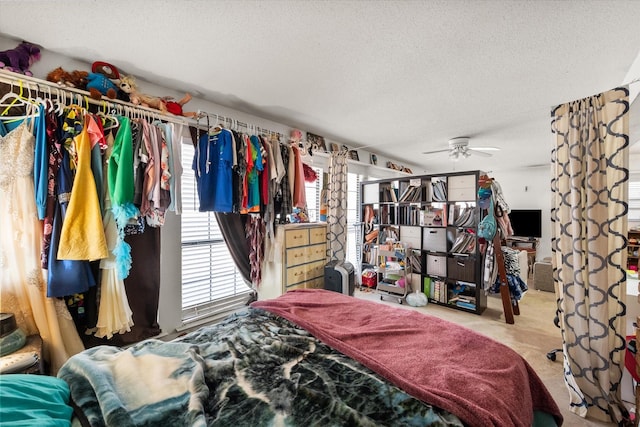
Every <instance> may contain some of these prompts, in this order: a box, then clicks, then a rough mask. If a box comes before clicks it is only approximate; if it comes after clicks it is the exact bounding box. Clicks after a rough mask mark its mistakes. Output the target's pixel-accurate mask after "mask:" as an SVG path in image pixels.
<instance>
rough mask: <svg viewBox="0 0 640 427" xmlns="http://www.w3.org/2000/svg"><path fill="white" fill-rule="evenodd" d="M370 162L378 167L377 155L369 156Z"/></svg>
mask: <svg viewBox="0 0 640 427" xmlns="http://www.w3.org/2000/svg"><path fill="white" fill-rule="evenodd" d="M369 162H370V163H371V164H372V165H374V166H377V165H378V156H376V155H375V154H373V153H371V155H369Z"/></svg>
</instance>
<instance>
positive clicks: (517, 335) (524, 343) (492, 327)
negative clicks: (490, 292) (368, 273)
mask: <svg viewBox="0 0 640 427" xmlns="http://www.w3.org/2000/svg"><path fill="white" fill-rule="evenodd" d="M363 289H364V290H366V291H364V290H363V291H359V290H356V293H355V296H356V297H357V298H365V299H369V300H373V301H378V302H381V303H383V304H389V305H392V306H395V307H404V308H406V309H413V310H419V311H421V312H424V313H426V314H430V315H433V316H437V317H440V318H443V319H446V320H449V321H452V322H455V323H458V324H461V325H464V326H466V327H468V328H470V329H473V330H475V331H477V332H479V333H482V334H484V335H487V336H489V337H491V338H494V339H495V340H498V341H500V342H502V343H503V344H505V345H507V346H509V347H511V348H512V349H514V350H515V351H517V352H518V353H519V354H521V355H522V356H523V357H524V358H525V359H526V360H527V362H529V364H530V365H531V366H532V367H533V368H534V369H535V371H536V372H537V374H538V375H539V376H540V378H541V379H542V381H543V382H544V383H545V385H546V386H547V388H548V390H549V392H550V393H551V394H552V395H553V397H554V399H555V400H556V403H557V404H558V406H559V407H560V410H561V411H562V415H563V416H564V420H565V421H564V424H563V425H564V426H570V427H573V426H576V427H577V426H614V425H615V424H613V423H602V422H598V421H595V420H590V419H586V420H585V419H583V418H581V417H579V416H577V415H575V414H573V413H572V412H570V411H569V395H568V392H567V389H566V387H565V385H564V380H563V377H562V354H561V353H558V358H557V360H556V362H552V361H550V360H549V359H547V356H546V355H547V352H548V351H549V350H551V349H554V348H558V347H560V346H561V345H562V338H561V337H560V329H558V328H556V327H555V325H554V324H553V318H554V316H555V306H556V301H555V295H554V294H553V293H551V292H544V291H536V290H530V291H528V292H527V293H526V295H525V296H524V298H523V299H522V301H521V302H520V315H519V316H514V317H515V324H513V325H508V324H507V323H505V321H504V316H503V313H502V301H501V300H500V298H499V297H490V298H489V299H488V300H489V301H488V302H487V305H488V307H487V309H486V310H485V312H484V313H483V314H482V315H481V316H478V315H475V314H470V313H465V312H462V311H459V310H455V309H449V308H446V307H442V306H438V305H436V304H428V305H427V306H425V307H418V308H414V307H410V306H409V305H408V304H406V302H405V303H403V304H402V305H400V304H398V303H397V302H395V301H396V300H395V299H392V298H387V299H385V300H384V301H380V295H379V294H377V293H375V291H370V290H368V289H367V288H363Z"/></svg>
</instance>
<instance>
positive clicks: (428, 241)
mask: <svg viewBox="0 0 640 427" xmlns="http://www.w3.org/2000/svg"><path fill="white" fill-rule="evenodd" d="M422 249H423V250H425V251H432V252H446V251H447V229H446V228H444V227H425V228H423V229H422Z"/></svg>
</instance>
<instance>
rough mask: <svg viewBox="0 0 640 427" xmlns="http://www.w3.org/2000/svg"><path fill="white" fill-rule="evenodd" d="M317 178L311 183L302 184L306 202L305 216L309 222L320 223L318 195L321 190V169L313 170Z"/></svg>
mask: <svg viewBox="0 0 640 427" xmlns="http://www.w3.org/2000/svg"><path fill="white" fill-rule="evenodd" d="M313 170H314V171H315V172H316V174H317V176H318V178H317V179H316V180H315V181H313V182H307V181H305V182H304V191H305V196H306V200H307V214H308V215H309V222H316V221H320V195H321V189H322V179H323V175H322V169H320V168H313Z"/></svg>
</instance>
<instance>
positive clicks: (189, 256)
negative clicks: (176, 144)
mask: <svg viewBox="0 0 640 427" xmlns="http://www.w3.org/2000/svg"><path fill="white" fill-rule="evenodd" d="M193 153H194V148H193V146H192V145H191V144H183V145H182V163H183V165H182V166H183V169H184V172H183V175H182V198H183V211H182V215H181V221H182V320H183V321H184V322H189V321H193V320H197V319H200V318H202V317H207V316H213V315H216V314H220V313H223V312H227V311H232V310H234V309H236V308H238V307H239V306H241V305H243V304H244V303H245V302H246V300H247V297H248V294H249V292H250V289H249V287H248V286H247V285H246V284H245V282H244V280H243V279H242V276H241V275H240V273H239V271H238V270H237V268H236V266H235V264H234V262H233V259H232V258H231V255H230V254H229V250H228V249H227V245H226V243H225V242H224V238H223V237H222V233H221V232H220V228H219V227H218V222H217V221H216V217H215V214H214V213H213V212H199V211H198V206H199V204H198V195H197V190H196V182H195V175H194V172H193V170H192V169H191V163H192V159H193Z"/></svg>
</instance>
